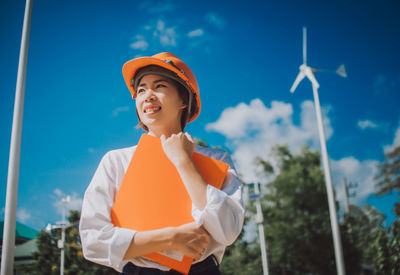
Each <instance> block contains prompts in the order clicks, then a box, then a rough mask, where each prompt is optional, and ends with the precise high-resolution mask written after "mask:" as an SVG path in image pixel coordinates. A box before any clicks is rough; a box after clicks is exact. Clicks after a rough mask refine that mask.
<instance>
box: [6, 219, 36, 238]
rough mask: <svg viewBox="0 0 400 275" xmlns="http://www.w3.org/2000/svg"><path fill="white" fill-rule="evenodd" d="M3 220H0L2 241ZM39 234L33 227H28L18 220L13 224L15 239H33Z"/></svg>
mask: <svg viewBox="0 0 400 275" xmlns="http://www.w3.org/2000/svg"><path fill="white" fill-rule="evenodd" d="M3 232H4V221H0V240H1V241H3ZM38 234H39V232H38V231H36V230H35V229H33V228H30V227H28V226H26V225H24V224H22V223H20V222H17V223H16V225H15V239H16V240H18V239H25V240H33V239H34V238H35V237H36V236H37V235H38Z"/></svg>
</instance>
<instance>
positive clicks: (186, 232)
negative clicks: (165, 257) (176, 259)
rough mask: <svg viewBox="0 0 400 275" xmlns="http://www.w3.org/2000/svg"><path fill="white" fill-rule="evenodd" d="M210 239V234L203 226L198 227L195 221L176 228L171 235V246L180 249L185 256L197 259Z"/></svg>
mask: <svg viewBox="0 0 400 275" xmlns="http://www.w3.org/2000/svg"><path fill="white" fill-rule="evenodd" d="M210 241H211V236H210V234H209V233H208V232H207V231H206V230H205V229H204V227H203V226H200V227H198V226H197V225H196V223H194V222H192V223H188V224H184V225H181V226H179V227H177V228H176V231H175V233H174V234H173V237H172V244H171V247H172V248H173V249H176V250H179V251H181V252H182V253H183V254H185V255H186V256H189V257H191V258H193V259H195V260H198V259H200V257H201V256H202V255H203V253H204V250H205V249H206V248H207V246H208V244H209V243H210Z"/></svg>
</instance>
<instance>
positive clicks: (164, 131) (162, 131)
mask: <svg viewBox="0 0 400 275" xmlns="http://www.w3.org/2000/svg"><path fill="white" fill-rule="evenodd" d="M180 132H182V129H181V128H180V127H177V128H169V129H160V128H156V129H154V128H153V129H149V132H148V134H149V135H150V136H154V137H158V138H160V137H161V136H162V135H164V136H165V137H167V138H168V137H170V136H171V135H173V134H178V133H180Z"/></svg>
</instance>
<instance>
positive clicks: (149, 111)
mask: <svg viewBox="0 0 400 275" xmlns="http://www.w3.org/2000/svg"><path fill="white" fill-rule="evenodd" d="M160 110H161V106H148V107H145V108H144V109H143V112H144V113H145V114H148V115H150V114H155V113H157V112H159V111H160Z"/></svg>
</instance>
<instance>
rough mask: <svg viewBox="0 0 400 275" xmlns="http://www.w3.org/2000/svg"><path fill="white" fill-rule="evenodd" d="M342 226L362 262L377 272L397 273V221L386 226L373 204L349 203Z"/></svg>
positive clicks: (399, 239)
mask: <svg viewBox="0 0 400 275" xmlns="http://www.w3.org/2000/svg"><path fill="white" fill-rule="evenodd" d="M343 225H344V229H345V230H346V231H347V236H350V238H351V239H352V242H353V244H354V246H355V247H356V249H357V251H358V253H359V256H360V258H361V261H362V263H364V264H365V265H367V266H370V267H372V268H373V269H374V270H375V272H376V274H378V275H379V274H382V275H383V274H400V248H399V242H400V234H399V232H400V223H399V220H395V221H394V222H393V223H392V225H391V226H390V227H389V228H387V227H386V225H385V216H384V215H383V214H382V213H380V212H379V211H378V210H377V209H375V208H374V207H372V206H369V205H365V206H364V207H363V208H359V207H357V206H355V205H351V207H350V212H349V213H348V214H347V215H345V216H344V222H343Z"/></svg>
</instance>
